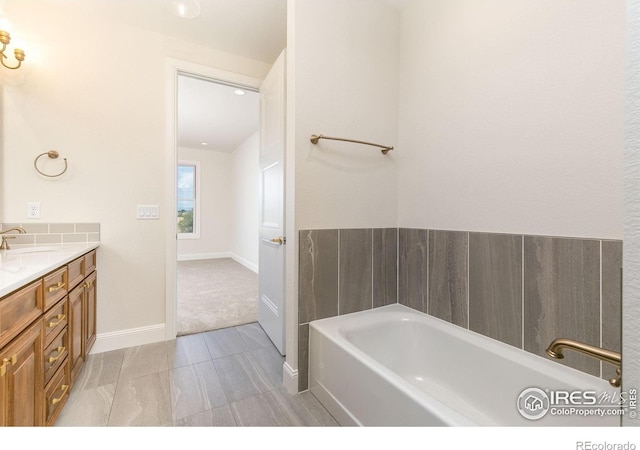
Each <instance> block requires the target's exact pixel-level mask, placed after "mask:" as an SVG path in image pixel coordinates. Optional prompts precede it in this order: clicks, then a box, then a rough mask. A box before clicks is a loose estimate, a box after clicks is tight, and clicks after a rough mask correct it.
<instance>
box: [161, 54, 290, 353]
mask: <svg viewBox="0 0 640 450" xmlns="http://www.w3.org/2000/svg"><path fill="white" fill-rule="evenodd" d="M179 75H188V76H193V77H196V78H202V79H206V80H211V81H213V82H220V83H229V84H233V85H237V86H238V87H245V88H247V89H251V90H256V91H258V90H259V89H260V85H261V84H262V80H261V79H258V78H254V77H250V76H247V75H242V74H238V73H234V72H228V71H226V70H221V69H216V68H213V67H208V66H203V65H200V64H195V63H191V62H188V61H183V60H180V59H175V58H167V63H166V83H167V84H166V99H167V104H166V113H167V125H166V138H165V142H166V146H165V147H166V148H165V161H166V163H165V167H166V171H165V186H166V191H165V195H164V201H163V202H162V203H163V204H164V211H166V213H165V214H164V215H165V240H166V248H165V339H166V340H171V339H175V338H176V335H177V332H178V331H177V309H178V308H177V307H178V296H177V283H176V276H177V259H178V240H177V238H176V231H177V230H176V220H175V217H174V216H173V214H172V211H173V210H174V209H175V205H176V201H177V193H176V170H177V165H178V76H179ZM285 198H286V194H285ZM285 303H286V300H285Z"/></svg>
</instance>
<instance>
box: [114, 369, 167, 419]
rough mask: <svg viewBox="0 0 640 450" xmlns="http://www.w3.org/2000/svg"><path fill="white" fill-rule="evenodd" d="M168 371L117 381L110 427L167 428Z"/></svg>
mask: <svg viewBox="0 0 640 450" xmlns="http://www.w3.org/2000/svg"><path fill="white" fill-rule="evenodd" d="M171 423H172V422H171V396H170V389H169V371H168V370H165V371H163V372H155V373H152V374H150V375H144V376H141V377H138V378H133V379H126V380H123V379H122V378H121V379H120V380H119V381H118V386H117V387H116V393H115V396H114V399H113V405H112V407H111V415H110V417H109V423H108V425H109V426H161V427H162V426H170V425H171Z"/></svg>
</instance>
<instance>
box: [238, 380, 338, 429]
mask: <svg viewBox="0 0 640 450" xmlns="http://www.w3.org/2000/svg"><path fill="white" fill-rule="evenodd" d="M231 410H232V411H233V415H234V417H235V419H236V422H237V423H238V425H240V426H252V427H260V426H263V427H274V426H337V422H336V421H335V420H334V419H333V418H332V417H331V415H330V414H329V413H328V412H327V411H326V410H325V409H324V407H323V406H322V405H321V404H320V402H318V400H316V398H315V397H314V396H313V395H312V394H311V393H310V392H303V393H301V394H295V395H290V394H288V393H287V392H286V391H285V389H284V388H280V389H275V390H272V391H269V392H266V393H264V394H260V395H255V396H253V397H249V398H247V399H244V400H241V401H239V402H235V403H232V404H231Z"/></svg>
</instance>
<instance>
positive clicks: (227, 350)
mask: <svg viewBox="0 0 640 450" xmlns="http://www.w3.org/2000/svg"><path fill="white" fill-rule="evenodd" d="M203 337H204V342H205V343H206V344H207V348H208V349H209V353H210V354H211V358H213V359H216V358H223V357H225V356H229V355H234V354H236V353H242V352H246V351H247V350H249V348H248V347H247V344H246V343H245V341H244V339H242V336H241V335H240V333H238V330H236V329H235V328H222V329H220V330H214V331H207V332H206V333H204V334H203Z"/></svg>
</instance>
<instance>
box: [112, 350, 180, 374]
mask: <svg viewBox="0 0 640 450" xmlns="http://www.w3.org/2000/svg"><path fill="white" fill-rule="evenodd" d="M167 348H168V347H167V343H166V342H155V343H153V344H146V345H141V346H139V347H130V348H127V349H126V350H125V352H124V357H123V359H122V368H121V369H120V377H119V379H123V378H137V377H140V376H143V375H148V374H151V373H156V372H161V371H165V370H168V369H169V358H168V354H167V353H168V351H167Z"/></svg>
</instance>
